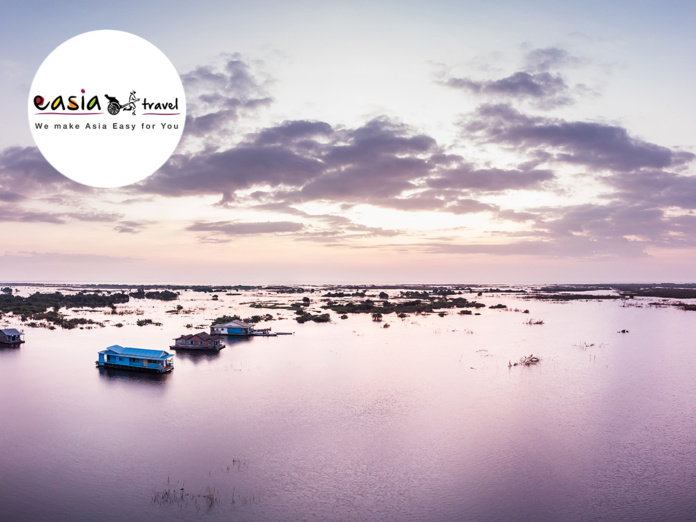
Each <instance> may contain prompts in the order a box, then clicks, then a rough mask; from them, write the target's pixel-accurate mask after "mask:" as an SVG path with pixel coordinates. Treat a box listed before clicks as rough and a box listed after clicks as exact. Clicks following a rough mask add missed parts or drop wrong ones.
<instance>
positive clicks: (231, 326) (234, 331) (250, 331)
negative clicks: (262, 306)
mask: <svg viewBox="0 0 696 522" xmlns="http://www.w3.org/2000/svg"><path fill="white" fill-rule="evenodd" d="M210 333H211V334H212V335H244V336H248V335H254V325H253V324H249V323H245V322H244V321H230V322H229V323H224V324H214V325H213V326H211V327H210Z"/></svg>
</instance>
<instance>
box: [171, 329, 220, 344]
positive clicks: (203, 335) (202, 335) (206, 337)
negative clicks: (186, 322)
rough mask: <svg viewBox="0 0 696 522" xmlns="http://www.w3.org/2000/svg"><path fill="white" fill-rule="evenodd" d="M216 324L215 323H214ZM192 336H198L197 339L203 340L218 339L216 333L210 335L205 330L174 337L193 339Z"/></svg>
mask: <svg viewBox="0 0 696 522" xmlns="http://www.w3.org/2000/svg"><path fill="white" fill-rule="evenodd" d="M216 326H217V325H216ZM194 337H198V338H199V339H202V340H204V341H217V340H219V339H220V337H218V336H217V335H210V334H208V333H206V332H200V333H195V334H185V335H181V336H179V337H177V338H176V339H177V340H179V339H184V340H186V341H188V340H189V339H193V338H194Z"/></svg>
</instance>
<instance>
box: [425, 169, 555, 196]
mask: <svg viewBox="0 0 696 522" xmlns="http://www.w3.org/2000/svg"><path fill="white" fill-rule="evenodd" d="M554 178H555V176H554V174H553V172H551V171H550V170H528V171H521V170H507V169H475V168H473V167H472V165H468V164H465V165H462V166H460V167H458V168H453V169H446V170H440V171H438V175H437V177H431V178H429V179H428V180H427V184H428V186H429V187H433V188H450V189H455V188H456V189H468V190H472V191H475V192H504V191H507V190H529V189H541V188H542V184H543V183H544V182H546V181H550V180H552V179H554Z"/></svg>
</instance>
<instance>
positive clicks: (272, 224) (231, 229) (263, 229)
mask: <svg viewBox="0 0 696 522" xmlns="http://www.w3.org/2000/svg"><path fill="white" fill-rule="evenodd" d="M303 228H304V225H303V224H302V223H296V222H292V221H267V222H263V223H239V222H231V221H213V222H210V221H197V222H196V223H193V224H192V225H189V226H188V227H186V230H190V231H192V232H214V233H218V234H224V235H228V236H243V235H260V234H278V233H286V232H298V231H300V230H302V229H303Z"/></svg>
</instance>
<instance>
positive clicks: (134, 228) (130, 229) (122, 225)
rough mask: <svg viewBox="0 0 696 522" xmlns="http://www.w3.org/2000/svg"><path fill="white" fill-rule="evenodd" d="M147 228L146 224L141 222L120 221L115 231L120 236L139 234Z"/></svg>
mask: <svg viewBox="0 0 696 522" xmlns="http://www.w3.org/2000/svg"><path fill="white" fill-rule="evenodd" d="M145 226H146V224H145V223H142V222H139V221H120V222H119V224H118V225H116V226H115V227H114V230H115V231H116V232H118V233H119V234H138V233H140V232H142V231H143V229H144V228H145Z"/></svg>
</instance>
